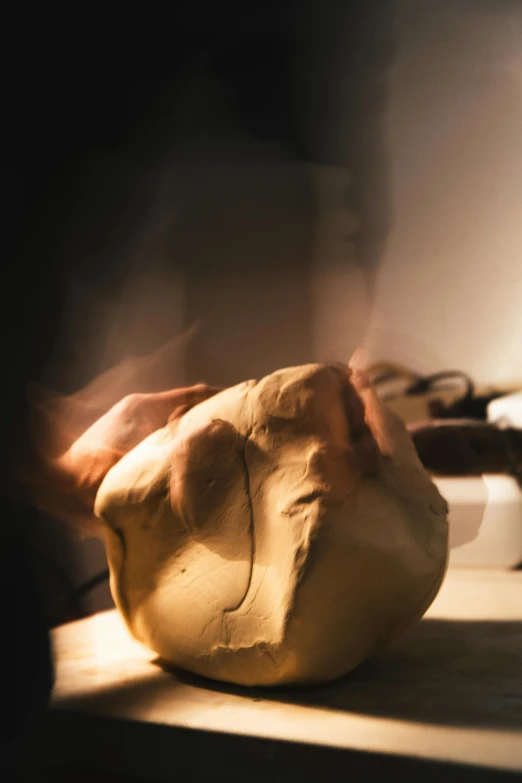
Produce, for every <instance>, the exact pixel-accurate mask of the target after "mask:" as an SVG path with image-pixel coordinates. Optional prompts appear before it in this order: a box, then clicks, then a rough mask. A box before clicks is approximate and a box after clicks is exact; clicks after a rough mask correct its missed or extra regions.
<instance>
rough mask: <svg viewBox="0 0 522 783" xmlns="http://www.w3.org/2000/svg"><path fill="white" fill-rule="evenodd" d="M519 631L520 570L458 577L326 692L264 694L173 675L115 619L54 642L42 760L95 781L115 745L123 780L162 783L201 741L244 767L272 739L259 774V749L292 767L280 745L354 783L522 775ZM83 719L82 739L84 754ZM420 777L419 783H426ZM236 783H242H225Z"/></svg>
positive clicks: (63, 631) (91, 623) (61, 634)
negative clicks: (78, 768) (381, 775)
mask: <svg viewBox="0 0 522 783" xmlns="http://www.w3.org/2000/svg"><path fill="white" fill-rule="evenodd" d="M521 621H522V571H515V572H493V571H489V572H488V571H482V572H476V571H450V572H449V574H448V576H447V578H446V581H445V583H444V586H443V588H442V590H441V592H440V594H439V596H438V598H437V599H436V601H435V603H434V604H433V606H432V607H431V608H430V610H429V612H428V613H427V615H426V617H425V618H424V619H423V620H422V621H421V622H420V623H419V624H418V625H417V626H416V627H415V628H413V629H412V630H411V631H410V632H409V633H408V634H407V635H406V636H404V637H403V639H401V640H400V641H399V642H397V643H395V644H394V645H393V646H391V647H390V648H389V649H388V650H387V651H385V652H383V653H382V654H381V655H380V656H378V657H377V658H375V659H374V660H372V661H369V662H367V663H365V664H363V665H362V666H361V667H360V668H359V669H358V670H357V671H356V672H354V673H352V674H351V675H349V676H348V677H346V678H344V679H343V680H342V681H338V682H336V683H332V684H330V685H328V686H321V687H315V688H306V689H284V690H283V689H281V690H278V689H272V690H268V691H266V690H251V689H248V690H246V689H242V688H236V687H231V686H226V685H222V684H219V683H213V682H210V681H208V680H203V679H201V678H197V677H195V676H191V675H188V674H185V673H182V672H176V673H173V672H168V671H164V670H163V669H162V668H161V667H160V666H159V665H158V664H157V663H156V662H155V656H154V655H153V654H151V653H150V652H149V651H148V650H147V649H145V648H143V647H142V646H141V645H140V644H138V643H137V642H135V641H133V640H132V639H131V638H130V636H129V635H128V633H127V631H126V630H125V628H124V626H123V624H122V621H121V620H120V617H119V615H118V614H117V613H116V612H115V611H110V612H106V613H103V614H99V615H96V616H94V617H91V618H89V619H87V620H82V621H80V622H77V623H73V624H71V625H68V626H64V627H62V628H60V629H58V630H57V631H56V632H55V633H54V637H53V643H54V650H55V656H56V662H57V664H56V666H57V668H56V686H55V689H54V695H53V702H52V708H53V709H52V710H51V715H50V719H49V726H48V729H47V735H46V739H45V743H44V744H45V748H46V751H45V752H46V754H47V756H48V757H49V758H50V757H51V756H52V754H53V753H54V754H55V760H56V758H58V756H60V758H61V757H63V758H64V759H65V758H68V759H69V762H73V761H74V758H75V755H74V754H76V758H78V754H79V755H80V756H82V758H83V759H84V761H85V759H88V760H89V763H90V764H91V766H93V768H94V767H96V757H97V754H98V752H99V751H100V747H101V746H102V745H103V746H104V747H105V751H104V754H105V762H102V760H101V759H100V762H99V763H100V764H102V763H106V762H107V758H106V757H107V753H108V751H107V745H108V744H109V745H110V746H111V747H112V748H113V749H116V748H119V750H117V753H116V755H117V756H118V758H117V759H116V760H115V761H114V763H113V762H111V765H112V766H113V771H114V772H115V773H116V772H121V773H122V774H127V775H128V774H130V773H131V772H132V773H133V774H135V775H138V776H143V775H144V774H147V775H148V776H150V779H154V780H156V779H157V780H162V779H169V776H170V773H169V770H171V771H172V774H174V771H175V770H176V769H177V765H178V764H179V763H181V762H180V761H179V759H180V758H181V756H180V749H181V748H188V747H189V745H190V744H191V743H194V742H196V744H194V746H193V747H194V748H196V752H197V749H198V748H200V749H201V753H205V752H206V751H205V738H206V739H208V741H209V743H210V745H209V746H208V747H209V750H208V752H209V753H210V754H211V753H214V752H215V748H219V747H221V746H222V747H224V745H226V742H225V739H226V738H227V737H228V740H229V741H231V740H232V739H234V740H235V741H236V745H235V746H234V747H236V748H237V758H238V759H239V758H240V757H241V758H242V755H241V754H242V753H243V751H242V750H241V745H240V743H239V744H237V743H238V742H239V740H241V739H244V740H248V739H250V740H261V739H262V740H265V742H262V743H261V744H258V745H256V744H255V743H254V744H252V743H251V744H250V745H248V747H252V748H253V749H252V751H251V755H250V756H249V757H250V758H251V761H250V762H249V763H251V764H253V765H254V767H255V766H256V762H255V758H256V755H255V754H256V752H257V751H256V750H255V748H256V747H259V748H260V750H259V752H260V753H262V754H265V755H266V754H268V756H270V752H271V751H270V748H272V757H273V758H276V757H277V758H280V761H281V763H286V762H284V752H283V750H282V748H283V747H286V745H285V746H283V745H281V744H280V743H292V746H293V752H294V755H293V756H292V758H294V757H295V758H302V759H306V758H307V753H308V752H311V750H313V749H315V751H316V753H317V752H319V750H321V758H322V759H323V761H321V765H323V767H324V764H326V765H327V766H328V763H329V762H328V761H327V759H329V758H330V756H328V755H327V751H331V752H332V753H334V755H335V759H337V761H336V765H337V766H335V769H341V767H340V766H339V764H341V759H343V758H344V759H345V760H346V764H347V766H346V769H347V770H348V771H349V770H350V769H361V770H362V769H363V768H362V767H360V760H361V758H362V759H366V760H367V761H368V763H370V759H371V758H372V757H375V758H379V759H381V760H382V759H386V760H387V762H386V763H387V766H386V767H385V769H387V770H392V769H396V770H397V771H398V770H399V768H398V767H397V764H398V763H399V761H402V762H403V763H405V762H407V761H410V762H415V761H416V762H419V763H421V762H430V765H429V766H430V768H432V765H433V764H435V768H436V769H439V772H440V774H441V775H442V773H443V772H444V774H443V776H444V779H445V780H449V779H452V777H451V775H450V774H449V773H448V770H452V771H453V772H455V773H458V772H459V771H460V772H462V771H463V770H465V769H466V768H467V769H468V770H469V769H470V767H471V768H472V769H471V771H472V777H470V778H465V779H470V780H479V779H482V777H479V774H480V775H482V774H484V773H485V772H486V771H489V773H490V774H491V773H494V772H495V770H496V771H498V772H500V771H505V772H507V771H512V772H515V771H518V772H522V622H521ZM80 719H83V720H84V722H85V723H84V725H85V726H86V727H87V728H85V729H84V730H82V731H83V746H82V732H80V729H79V726H80V723H78V721H79V720H80ZM75 725H76V727H77V728H76V730H75V729H74V727H75ZM53 726H54V728H53ZM96 726H98V727H103V730H102V729H101V728H98V729H96ZM145 726H146V727H147V741H146V742H145V740H143V742H142V741H141V740H140V737H145V734H144V733H143V729H144V727H145ZM140 727H141V734H140ZM165 727H170V730H169V731H166V730H165ZM154 729H155V730H154ZM93 731H94V732H95V733H96V731H98V734H97V735H96V736H97V739H94V736H95V735H94V734H92V732H93ZM53 732H54V733H53ZM58 732H59V733H60V735H61V736H60V742H59V743H58V744H59V745H60V751H59V752H58V751H57V750H56V747H57V743H56V742H55V743H54V745H55V749H54V750H53V737H55V739H56V738H58V737H59V733H58ZM216 733H217V735H219V736H221V738H222V742H221V746H220V745H219V743H217V742H216ZM66 736H67V738H68V739H67V741H65V737H66ZM198 737H199V744H197V741H196V740H198ZM125 738H126V739H125ZM111 743H112V744H111ZM212 743H214V744H212ZM295 743H300V745H298V746H297V747H299V748H300V753H299V754H297V755H296V753H295V751H296V745H295ZM65 746H66V747H65ZM254 746H255V747H254ZM245 747H246V746H245ZM288 747H290V746H288ZM151 748H152V750H151ZM212 749H213V750H212ZM339 751H343V752H345V755H344V756H343V754H342V753H341V754H340V753H339ZM100 752H101V751H100ZM115 752H116V751H115ZM187 752H188V751H187ZM230 752H231V753H232V754H233V756H234V754H235V751H234V750H233V749H232V750H231V751H230ZM289 752H290V751H289ZM191 753H194V751H193V750H192V751H191ZM249 753H250V751H249ZM274 753H275V756H274ZM57 754H58V755H57ZM278 754H279V755H278ZM281 754H282V755H281ZM357 754H362V755H361V757H360V758H359V759H358V760H356V756H357ZM110 755H111V754H110V753H109V756H110ZM247 755H248V754H247ZM268 756H267V758H268ZM263 758H264V756H263ZM331 758H333V756H332V757H331ZM177 759H178V760H177ZM252 760H254V761H252ZM185 761H186V759H185ZM195 763H196V762H195ZM197 763H199V761H198V762H197ZM197 763H196V767H197ZM217 763H218V762H217V761H216V764H217ZM245 763H248V760H247V762H245ZM289 763H290V762H289ZM303 763H304V764H306V765H307V764H308V763H309V762H308V761H304V762H303ZM310 763H312V762H310ZM350 764H351V766H350ZM354 764H355V766H354ZM357 764H359V766H357ZM341 765H342V764H341ZM390 765H391V766H390ZM437 765H442V766H440V767H437ZM324 769H327V767H324ZM404 769H405V770H406V767H404ZM415 769H416V768H415V767H412V773H411V775H412V777H411V779H420V776H421V775H422V778H423V779H424V778H426V779H429V775H428V777H427V776H426V773H425V772H420V771H419V769H420V768H419V769H417V771H415ZM423 769H424V767H423ZM426 769H427V767H426ZM303 774H304V773H303ZM362 774H365V773H364V771H361V775H362ZM398 774H399V772H398ZM400 775H401V779H404V776H403V774H402V772H401V773H400ZM227 777H228V779H229V780H235V779H236V778H235V777H233V776H231V773H230V771H229V773H228V774H227ZM243 777H244V774H243V776H240V777H238V778H237V779H243ZM305 777H306V775H305ZM457 777H458V775H457ZM326 778H327V779H328V775H327V776H326ZM193 779H194V780H196V779H199V778H198V777H194V778H193ZM218 779H221V778H220V777H218ZM251 779H254V778H251ZM272 779H273V780H276V779H277V780H279V779H281V780H294V777H291V776H290V777H288V776H287V777H284V776H282V777H281V778H278V777H277V775H275V776H273V777H272ZM295 779H299V780H301V779H304V777H303V775H301V774H300V776H299V777H296V778H295ZM311 779H314V778H313V777H312V778H311ZM356 779H358V778H356ZM433 779H434V780H437V779H440V777H434V778H433ZM455 779H457V778H455ZM459 779H460V778H459ZM488 779H489V778H488Z"/></svg>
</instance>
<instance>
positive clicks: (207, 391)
mask: <svg viewBox="0 0 522 783" xmlns="http://www.w3.org/2000/svg"><path fill="white" fill-rule="evenodd" d="M220 391H223V389H221V388H219V387H218V386H209V385H208V384H205V383H200V384H197V385H195V386H187V387H185V388H181V389H170V390H168V391H163V392H156V393H155V394H147V395H145V396H146V399H147V401H148V402H149V403H150V404H157V405H158V406H165V407H167V408H169V409H172V408H174V407H181V406H182V405H183V406H185V405H189V406H190V407H192V406H194V405H197V404H198V403H199V402H203V400H206V399H208V398H209V397H213V396H214V395H215V394H218V393H219V392H220Z"/></svg>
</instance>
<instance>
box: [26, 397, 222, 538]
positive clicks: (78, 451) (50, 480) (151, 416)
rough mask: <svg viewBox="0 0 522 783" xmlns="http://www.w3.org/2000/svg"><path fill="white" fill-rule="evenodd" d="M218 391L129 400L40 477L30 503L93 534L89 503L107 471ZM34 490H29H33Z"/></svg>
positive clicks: (110, 413)
mask: <svg viewBox="0 0 522 783" xmlns="http://www.w3.org/2000/svg"><path fill="white" fill-rule="evenodd" d="M219 391H221V390H220V389H218V388H216V387H213V386H207V385H206V384H198V385H197V386H189V387H186V388H181V389H173V390H171V391H165V392H159V393H151V394H129V395H127V396H126V397H124V398H123V399H122V400H120V401H119V402H117V403H116V404H115V405H113V407H112V408H110V410H109V411H108V412H107V413H106V414H105V415H103V416H102V417H101V418H99V419H98V420H97V421H96V422H94V424H93V425H92V426H91V427H89V429H87V430H86V431H85V432H84V433H83V434H82V435H81V436H80V437H79V438H78V439H77V440H76V441H75V442H74V443H73V444H72V445H71V446H70V447H69V448H68V449H67V451H66V452H65V453H63V454H62V455H61V456H59V457H57V458H56V459H54V460H53V462H52V464H50V465H49V466H47V467H48V470H44V471H42V477H45V478H44V479H43V481H41V482H39V486H38V487H37V492H36V496H35V500H36V502H37V504H38V505H39V506H40V507H41V508H44V509H45V510H46V511H49V512H51V513H53V514H54V515H56V516H59V517H60V518H62V519H65V520H66V521H72V522H75V523H77V524H79V525H80V527H81V528H82V529H83V530H84V532H90V533H97V532H99V527H98V525H97V523H96V521H95V519H94V513H93V508H94V501H95V498H96V493H97V491H98V488H99V486H100V484H101V482H102V481H103V479H104V478H105V476H106V475H107V473H108V472H109V470H110V469H111V468H112V467H113V466H114V465H115V464H116V463H117V462H118V461H119V460H120V459H121V458H122V457H123V456H124V455H125V454H127V453H128V452H129V451H131V450H132V449H133V448H134V447H135V446H137V445H138V444H139V443H141V441H143V440H144V439H145V438H147V437H148V436H149V435H151V434H152V433H153V432H155V431H156V430H157V429H159V428H160V427H163V426H165V425H166V424H167V422H168V421H169V419H172V417H173V414H175V413H176V411H183V412H184V411H186V410H188V409H190V408H192V407H194V406H195V405H197V404H198V403H200V402H203V401H204V400H206V399H208V398H209V397H212V396H213V395H214V394H216V393H217V392H219ZM33 488H34V487H33Z"/></svg>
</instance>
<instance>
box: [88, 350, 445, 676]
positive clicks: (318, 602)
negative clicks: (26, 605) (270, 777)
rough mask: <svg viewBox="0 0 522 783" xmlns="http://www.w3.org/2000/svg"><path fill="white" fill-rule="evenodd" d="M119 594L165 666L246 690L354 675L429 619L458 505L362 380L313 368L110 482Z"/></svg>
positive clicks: (251, 397)
mask: <svg viewBox="0 0 522 783" xmlns="http://www.w3.org/2000/svg"><path fill="white" fill-rule="evenodd" d="M96 513H97V515H98V516H99V517H100V518H101V519H103V520H104V521H105V523H106V525H107V531H108V534H107V547H108V558H109V564H110V571H111V588H112V592H113V596H114V599H115V602H116V604H117V606H118V608H119V609H120V611H121V613H122V614H123V616H124V618H125V621H126V623H127V625H128V627H129V629H130V631H131V632H132V633H133V634H134V636H135V637H136V638H137V639H139V640H140V641H142V642H143V643H144V644H145V645H147V646H148V647H150V648H151V649H152V650H154V651H155V652H156V653H157V654H158V655H159V656H160V657H161V658H162V659H164V660H165V661H167V662H171V663H173V664H176V665H178V666H181V667H183V668H185V669H187V670H190V671H192V672H196V673H198V674H202V675H204V676H206V677H211V678H214V679H217V680H224V681H228V682H233V683H237V684H243V685H266V686H268V685H277V684H289V683H316V682H324V681H327V680H332V679H334V678H337V677H340V676H342V675H344V674H346V673H347V672H348V671H350V670H351V669H353V668H354V667H355V666H357V665H358V664H359V663H360V662H361V661H362V660H363V659H364V658H366V657H368V656H370V655H372V654H374V653H375V652H376V651H377V650H379V649H380V648H381V647H382V646H383V645H384V644H385V643H386V642H388V641H389V640H390V639H391V638H392V637H395V636H396V635H397V634H399V633H400V632H402V631H403V630H405V629H406V628H407V627H408V626H409V625H411V624H412V623H413V622H414V621H416V620H417V619H419V618H420V617H421V616H422V615H423V613H424V612H425V611H426V609H427V608H428V606H429V605H430V603H431V602H432V600H433V598H434V597H435V595H436V593H437V591H438V589H439V587H440V585H441V582H442V580H443V576H444V572H445V567H446V561H447V549H448V523H447V505H446V502H445V501H444V500H443V498H442V497H441V495H440V494H439V492H438V490H437V489H436V487H435V485H434V484H433V483H432V481H431V480H430V478H429V477H428V475H427V474H426V472H425V471H424V469H423V467H422V465H421V463H420V461H419V459H418V456H417V453H416V451H415V448H414V446H413V443H412V441H411V439H410V437H409V435H408V433H407V431H406V428H405V427H404V425H403V424H402V422H401V421H400V420H399V418H398V417H396V416H395V415H394V414H393V413H391V412H390V411H389V410H388V409H386V408H385V407H384V406H383V405H382V403H381V402H380V401H379V400H378V399H377V397H376V395H375V393H374V392H373V390H372V389H371V388H370V387H369V386H368V385H367V384H366V383H365V380H364V378H363V377H362V376H361V375H360V374H359V373H357V372H356V371H350V370H348V368H346V367H344V368H343V367H340V366H339V367H338V366H325V365H306V366H302V367H293V368H288V369H284V370H280V371H279V372H275V373H273V374H272V375H269V376H267V377H265V378H263V379H262V380H261V381H259V382H256V381H247V382H245V383H242V384H240V385H238V386H235V387H233V388H231V389H227V390H226V391H223V392H221V393H220V394H218V395H216V396H215V397H212V398H211V399H209V400H206V401H205V402H203V403H201V404H200V405H198V406H196V407H195V408H193V409H192V410H190V411H189V412H188V413H186V414H185V415H184V416H183V417H182V418H181V420H178V421H173V422H171V423H170V424H169V425H167V426H166V427H165V428H164V429H162V430H159V431H157V432H155V433H154V434H153V435H151V436H150V437H149V438H147V440H145V441H143V442H142V443H141V444H140V445H139V446H137V447H136V448H135V449H134V450H133V451H131V452H130V453H129V454H127V455H126V456H125V457H124V458H123V459H122V460H121V461H120V462H119V463H118V464H117V465H116V466H115V467H114V468H112V470H111V471H110V472H109V473H108V474H107V476H106V478H105V480H104V482H103V484H102V486H101V487H100V490H99V492H98V496H97V501H96Z"/></svg>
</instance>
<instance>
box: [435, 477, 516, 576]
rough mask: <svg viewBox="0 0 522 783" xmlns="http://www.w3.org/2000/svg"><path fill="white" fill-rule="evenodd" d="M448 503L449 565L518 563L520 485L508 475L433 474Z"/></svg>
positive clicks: (503, 565) (508, 565) (509, 565)
mask: <svg viewBox="0 0 522 783" xmlns="http://www.w3.org/2000/svg"><path fill="white" fill-rule="evenodd" d="M433 480H434V482H435V484H436V485H437V487H438V489H439V491H440V492H441V494H442V495H443V496H444V497H445V498H446V500H447V501H448V504H449V508H450V511H449V523H450V559H449V567H450V568H452V567H457V568H501V569H510V568H516V566H518V565H520V564H521V563H522V489H521V488H520V486H519V485H518V483H517V482H516V481H515V479H513V478H511V477H510V476H503V475H484V476H482V477H480V476H478V477H475V476H470V477H459V478H445V477H435V478H434V479H433Z"/></svg>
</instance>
